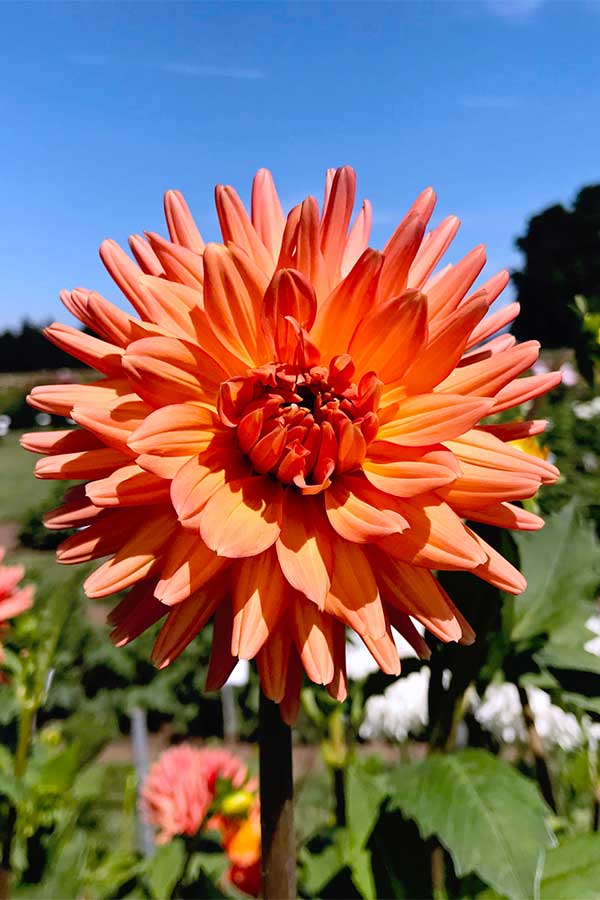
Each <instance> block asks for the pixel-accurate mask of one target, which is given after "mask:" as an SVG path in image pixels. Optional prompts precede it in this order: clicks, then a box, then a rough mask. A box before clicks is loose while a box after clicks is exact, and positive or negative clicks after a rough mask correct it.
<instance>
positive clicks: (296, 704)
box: [279, 647, 303, 725]
mask: <svg viewBox="0 0 600 900" xmlns="http://www.w3.org/2000/svg"><path fill="white" fill-rule="evenodd" d="M302 675H303V669H302V662H301V661H300V656H299V654H298V651H297V650H296V649H295V647H292V648H291V650H290V658H289V662H288V670H287V680H286V684H285V694H284V696H283V698H282V700H281V701H280V703H279V713H280V715H281V718H282V719H283V721H284V722H285V723H286V724H287V725H294V724H295V722H296V719H297V718H298V710H299V709H300V690H301V688H302Z"/></svg>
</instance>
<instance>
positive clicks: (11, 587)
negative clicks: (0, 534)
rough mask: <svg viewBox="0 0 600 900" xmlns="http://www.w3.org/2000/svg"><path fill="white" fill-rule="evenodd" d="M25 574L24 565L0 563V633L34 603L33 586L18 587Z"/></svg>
mask: <svg viewBox="0 0 600 900" xmlns="http://www.w3.org/2000/svg"><path fill="white" fill-rule="evenodd" d="M5 552H6V551H5V550H4V547H0V563H1V562H2V560H3V559H4V554H5ZM24 574H25V569H24V568H23V566H2V565H0V634H5V633H6V631H8V620H9V619H14V618H15V616H18V615H20V614H21V613H22V612H25V610H26V609H29V607H30V606H31V604H32V603H33V587H32V586H31V585H27V586H26V587H22V588H18V584H19V582H20V581H21V579H22V578H23V575H24ZM3 658H4V652H3V650H2V645H1V644H0V662H2V660H3Z"/></svg>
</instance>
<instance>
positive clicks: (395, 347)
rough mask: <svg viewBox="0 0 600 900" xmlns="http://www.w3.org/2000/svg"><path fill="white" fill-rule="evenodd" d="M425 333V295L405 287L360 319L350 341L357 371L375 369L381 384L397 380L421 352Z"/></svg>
mask: <svg viewBox="0 0 600 900" xmlns="http://www.w3.org/2000/svg"><path fill="white" fill-rule="evenodd" d="M426 337H427V298H426V296H425V294H421V293H420V292H419V291H407V292H406V293H405V294H403V295H402V296H400V297H395V298H393V299H391V300H388V301H386V302H385V303H381V304H379V305H378V306H377V307H376V308H375V310H374V311H373V312H372V313H371V315H369V316H367V318H366V319H365V320H364V321H363V322H361V323H360V324H359V325H358V327H357V329H356V331H355V333H354V337H353V338H352V340H351V341H350V347H349V348H348V352H349V353H350V354H351V356H352V358H353V360H354V363H355V365H356V370H357V373H358V374H359V375H361V374H363V373H364V372H372V371H374V372H376V373H377V377H378V378H379V379H380V380H381V381H383V382H384V383H385V384H390V383H392V382H395V381H398V379H400V378H402V376H403V375H404V373H405V372H406V370H407V369H408V368H409V367H410V364H411V362H412V361H413V360H414V359H415V357H417V356H419V355H420V353H421V352H422V347H423V344H424V342H425V340H426Z"/></svg>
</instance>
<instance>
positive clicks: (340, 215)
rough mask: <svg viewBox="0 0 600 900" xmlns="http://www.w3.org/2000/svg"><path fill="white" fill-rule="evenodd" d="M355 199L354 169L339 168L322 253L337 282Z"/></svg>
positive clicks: (324, 221)
mask: <svg viewBox="0 0 600 900" xmlns="http://www.w3.org/2000/svg"><path fill="white" fill-rule="evenodd" d="M355 196H356V173H355V172H354V169H352V168H351V167H350V166H343V167H342V168H340V169H337V171H336V173H335V175H334V177H333V181H332V184H331V190H330V191H329V194H328V197H327V203H326V205H325V208H324V210H323V218H322V221H321V252H322V254H323V258H324V259H325V265H326V266H327V270H328V272H329V276H330V278H331V279H332V281H333V282H335V281H338V280H339V275H340V268H341V265H342V258H343V255H344V250H345V248H346V240H347V233H348V226H349V225H350V219H351V218H352V210H353V208H354V198H355Z"/></svg>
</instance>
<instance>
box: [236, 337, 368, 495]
mask: <svg viewBox="0 0 600 900" xmlns="http://www.w3.org/2000/svg"><path fill="white" fill-rule="evenodd" d="M354 373H355V366H354V363H353V361H352V358H351V357H350V356H349V355H348V354H343V355H341V356H336V357H334V358H333V359H332V360H331V362H330V364H329V366H311V367H310V368H303V367H301V366H296V365H291V364H288V363H271V364H269V365H265V366H261V367H260V368H258V369H254V370H253V371H252V372H250V374H249V375H247V376H239V377H236V378H232V379H230V380H229V381H226V382H224V383H223V384H222V385H221V390H220V394H219V415H220V417H221V421H222V422H223V424H224V425H226V426H227V427H229V428H235V429H236V433H237V439H238V443H239V446H240V448H241V450H242V451H243V452H244V453H246V454H247V455H248V457H249V459H250V461H251V462H252V465H253V467H254V469H255V471H256V472H260V473H266V472H270V473H271V474H273V475H275V476H276V477H277V478H278V479H279V480H280V481H282V482H284V484H296V485H297V486H298V487H302V488H303V489H304V490H305V491H307V490H308V491H309V492H310V493H318V492H319V491H321V490H324V489H325V488H326V487H328V485H329V483H330V478H331V475H332V474H333V472H334V471H337V472H348V471H352V470H354V469H358V468H359V467H360V465H361V464H362V462H363V460H364V458H365V453H366V450H367V446H368V445H369V443H370V442H371V441H372V440H373V439H374V437H375V435H376V434H377V430H378V428H379V420H378V418H377V408H378V405H379V398H380V396H381V382H380V381H379V380H378V378H377V376H376V374H375V373H374V372H369V373H367V374H366V375H364V376H363V377H362V378H361V379H360V381H359V382H358V384H356V383H355V382H354V381H353V378H354Z"/></svg>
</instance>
